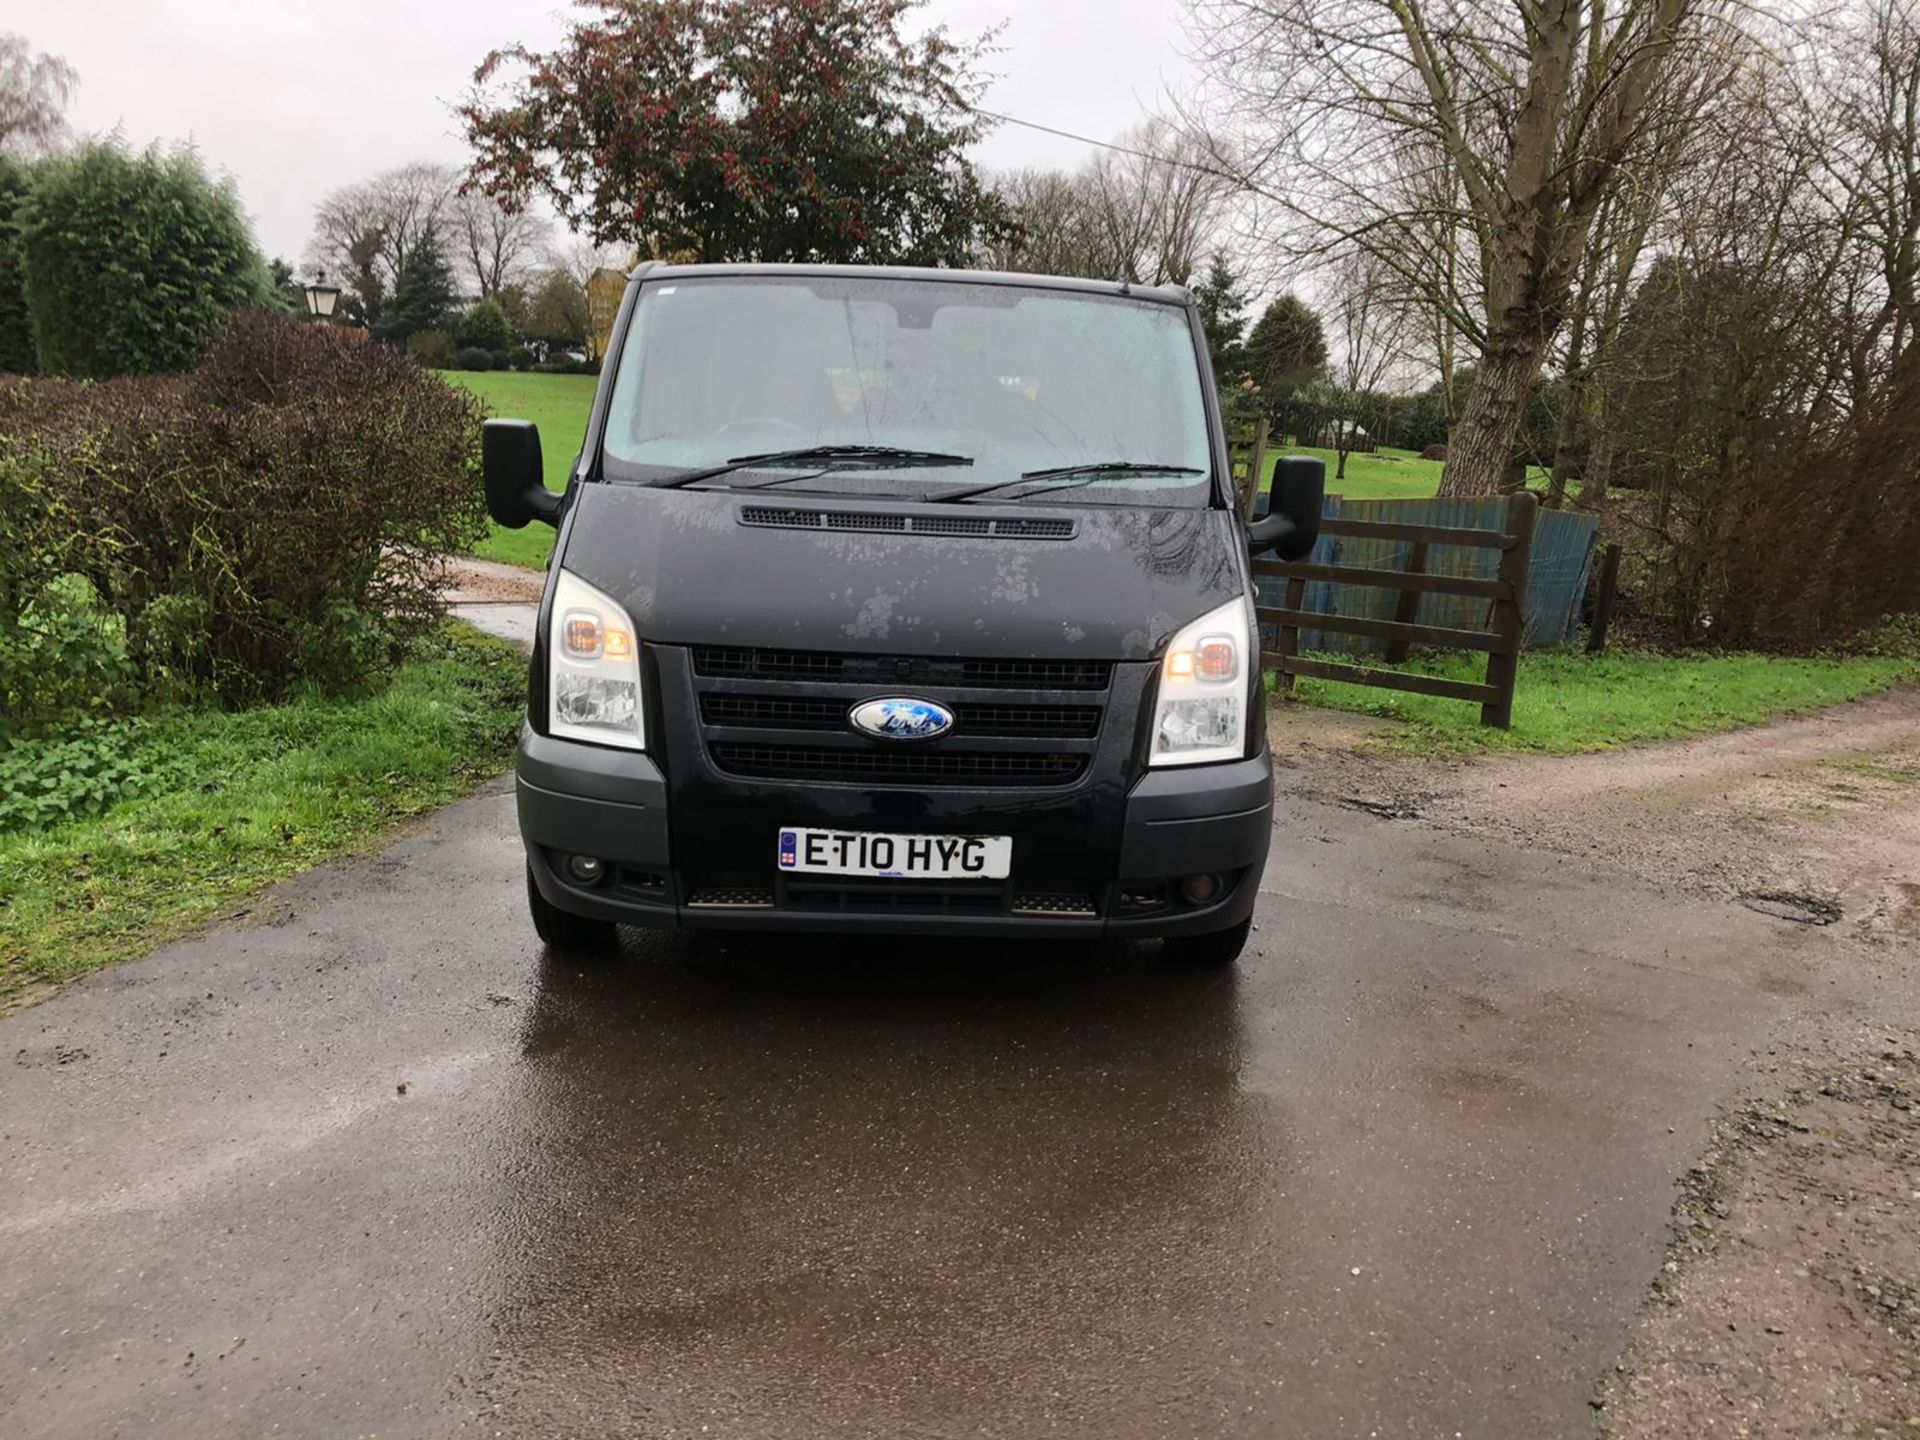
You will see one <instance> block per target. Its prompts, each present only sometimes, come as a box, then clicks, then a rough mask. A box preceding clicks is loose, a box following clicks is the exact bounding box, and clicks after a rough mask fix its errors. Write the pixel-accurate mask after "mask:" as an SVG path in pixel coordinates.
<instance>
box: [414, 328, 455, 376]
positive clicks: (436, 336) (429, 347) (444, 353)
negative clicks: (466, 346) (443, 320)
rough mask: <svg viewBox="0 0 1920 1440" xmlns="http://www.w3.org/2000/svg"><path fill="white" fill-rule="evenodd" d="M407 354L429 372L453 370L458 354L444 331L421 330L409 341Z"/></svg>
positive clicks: (449, 336) (451, 339) (451, 340)
mask: <svg viewBox="0 0 1920 1440" xmlns="http://www.w3.org/2000/svg"><path fill="white" fill-rule="evenodd" d="M407 353H408V354H409V355H411V356H413V358H414V359H416V360H418V361H419V362H420V363H421V364H422V365H424V366H426V367H427V368H428V369H429V370H451V369H453V366H454V356H455V354H456V353H457V352H456V351H455V349H454V345H453V337H452V336H451V335H449V334H447V332H446V331H444V330H421V331H418V332H416V333H415V334H413V335H411V336H409V337H408V339H407Z"/></svg>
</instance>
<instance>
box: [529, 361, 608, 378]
mask: <svg viewBox="0 0 1920 1440" xmlns="http://www.w3.org/2000/svg"><path fill="white" fill-rule="evenodd" d="M533 368H534V369H535V370H537V371H539V372H540V373H541V374H542V375H598V374H599V373H600V362H599V361H598V360H566V359H560V360H543V361H541V362H540V363H539V364H538V365H536V366H534V367H533Z"/></svg>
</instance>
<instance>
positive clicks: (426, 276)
mask: <svg viewBox="0 0 1920 1440" xmlns="http://www.w3.org/2000/svg"><path fill="white" fill-rule="evenodd" d="M452 313H453V270H452V268H451V267H449V266H448V264H447V254H446V248H445V246H443V245H442V244H441V242H440V236H439V233H438V232H437V231H436V230H435V229H434V228H433V227H432V226H428V227H427V228H426V229H425V230H424V231H423V232H422V233H421V237H420V241H419V243H418V244H416V245H415V246H414V248H413V250H412V251H411V253H409V254H408V256H407V258H406V262H405V263H404V264H402V265H401V267H400V274H399V276H398V277H397V278H396V279H395V281H394V285H393V295H392V296H391V298H389V299H388V301H387V303H386V304H385V305H383V306H382V307H381V310H380V323H379V326H378V328H376V329H375V331H374V334H375V335H377V336H378V337H379V338H380V339H382V340H385V341H386V342H387V343H388V344H391V345H402V346H404V345H405V344H406V343H407V341H408V340H410V339H411V338H412V337H413V336H414V335H415V334H417V333H418V332H419V331H422V330H444V329H446V328H447V320H448V317H449V316H450V315H451V314H452Z"/></svg>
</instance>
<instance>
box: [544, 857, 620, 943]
mask: <svg viewBox="0 0 1920 1440" xmlns="http://www.w3.org/2000/svg"><path fill="white" fill-rule="evenodd" d="M527 909H528V911H529V912H530V913H531V914H532V916H533V929H534V933H535V934H537V935H538V936H539V937H540V938H541V940H542V941H544V942H545V943H546V944H547V946H548V947H550V948H551V949H554V950H564V951H567V952H568V953H569V954H575V955H596V954H605V953H608V952H610V951H612V950H614V949H615V948H617V946H618V944H619V937H618V935H617V934H616V932H615V930H614V928H613V922H612V921H610V920H593V919H589V918H588V917H587V916H585V915H574V914H571V913H569V912H568V911H565V910H561V909H559V908H557V907H556V906H554V905H551V904H549V903H548V901H547V897H546V896H544V895H542V894H541V893H540V887H539V886H538V885H536V884H535V883H534V881H533V866H532V865H531V864H529V865H528V866H527Z"/></svg>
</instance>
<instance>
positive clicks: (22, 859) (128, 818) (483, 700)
mask: <svg viewBox="0 0 1920 1440" xmlns="http://www.w3.org/2000/svg"><path fill="white" fill-rule="evenodd" d="M525 682H526V660H525V658H524V657H523V656H522V655H521V654H520V653H519V652H518V651H516V650H515V649H513V648H512V647H511V646H508V645H505V644H502V643H500V642H498V641H493V640H488V639H486V638H485V637H483V636H481V635H479V634H478V633H477V632H475V631H472V630H469V629H467V628H466V627H464V626H449V627H448V629H447V630H446V631H445V632H443V633H442V634H441V635H439V636H436V637H434V638H433V639H431V640H429V641H427V642H423V644H422V647H421V651H420V654H419V656H418V657H417V658H416V659H414V660H413V661H411V662H410V663H408V664H406V665H404V666H403V667H402V668H401V669H400V670H399V671H398V672H397V673H396V674H395V675H394V676H393V677H392V680H391V682H390V683H389V684H388V685H387V686H386V687H385V688H384V689H382V690H380V691H379V692H378V693H376V694H374V695H371V696H369V697H367V698H364V699H359V700H325V699H302V700H295V701H291V702H289V703H287V704H284V705H275V706H262V707H260V708H258V709H253V710H245V711H240V712H237V713H229V712H225V711H217V710H215V711H194V712H186V713H175V714H169V715H158V716H150V717H146V718H142V719H135V720H127V721H121V722H118V724H117V726H116V731H117V733H116V734H115V735H114V737H113V739H114V740H115V742H116V745H117V749H118V750H119V751H120V753H122V754H125V755H127V756H129V757H131V758H132V759H133V761H134V763H133V765H132V767H131V768H132V769H133V771H134V772H135V773H136V774H137V775H138V776H140V777H141V779H140V780H139V782H138V783H136V784H133V785H131V786H129V787H128V788H129V789H130V790H131V791H132V793H131V794H130V795H126V798H121V799H119V800H118V802H117V803H115V804H114V805H113V807H112V808H111V809H109V810H107V811H106V812H105V813H104V814H100V815H97V816H92V817H88V818H81V819H68V820H64V821H61V822H57V823H53V824H29V823H21V822H19V821H18V819H17V817H16V819H15V821H14V823H12V824H11V825H9V824H7V823H4V822H5V821H6V819H7V816H6V813H5V812H4V810H0V1009H4V1008H5V1001H6V997H7V996H8V995H10V994H15V993H17V992H19V991H21V990H23V989H27V988H30V987H33V986H35V985H38V984H44V983H48V982H55V981H60V980H65V979H68V978H71V977H72V976H75V975H78V974H81V973H83V972H84V971H87V970H91V969H94V968H96V967H98V966H101V965H105V964H108V963H110V962H112V961H115V960H124V959H128V958H130V957H132V956H135V955H139V954H144V953H145V952H146V951H148V950H151V949H152V948H153V947H154V946H156V945H159V944H161V943H162V942H164V941H166V940H169V939H172V938H174V937H176V936H179V935H182V934H185V933H186V932H187V931H189V930H191V929H193V928H194V927H195V926H198V925H200V924H202V923H203V922H205V921H206V920H208V919H211V918H213V917H214V916H217V915H221V914H226V913H231V912H232V911H233V910H234V909H235V908H236V907H238V906H239V905H240V904H241V903H242V902H243V901H244V899H245V897H246V896H248V895H251V894H253V893H254V892H256V891H258V890H260V889H261V888H263V887H264V886H266V885H268V884H271V883H272V882H273V881H275V880H279V879H283V878H284V877H286V876H288V875H292V874H294V873H296V872H298V871H301V870H305V869H307V868H309V867H311V866H313V865H316V864H318V863H320V862H321V861H323V860H328V859H331V858H333V857H334V856H337V855H341V854H344V853H347V852H349V851H352V850H355V849H357V848H361V847H363V846H365V845H366V844H368V843H369V842H371V841H374V840H376V839H378V838H379V837H380V836H381V835H382V834H383V832H384V831H385V830H386V829H387V828H388V827H389V826H391V825H392V824H393V822H394V821H395V820H397V819H399V818H400V817H402V816H407V815H417V814H420V813H421V812H423V811H426V810H431V809H432V808H433V807H435V806H437V805H441V804H444V803H445V802H447V801H449V800H452V799H455V798H457V797H459V796H460V795H463V794H465V793H466V792H467V791H468V790H470V789H472V788H473V786H474V785H475V784H476V783H478V782H479V781H480V780H483V779H485V778H487V777H489V776H492V775H495V774H498V773H499V772H500V771H501V769H503V768H504V767H505V765H506V763H507V760H508V758H509V756H510V755H511V754H512V749H513V740H514V735H515V732H516V731H517V729H518V728H519V723H520V716H521V713H522V710H523V708H524V706H525V696H526V683H525ZM60 744H61V742H59V741H34V740H15V741H13V742H11V746H10V748H11V749H12V750H13V752H14V753H13V754H11V755H8V757H7V758H8V759H9V761H24V762H25V769H26V770H27V771H28V772H31V770H32V768H33V766H32V762H33V758H34V757H33V756H32V755H31V754H30V753H23V752H27V751H30V750H31V749H32V748H34V747H36V746H37V747H41V748H45V749H46V750H47V751H48V753H49V756H50V757H51V756H53V755H57V754H58V753H59V746H60ZM0 753H5V752H3V751H0ZM120 793H123V794H124V793H125V792H120Z"/></svg>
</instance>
